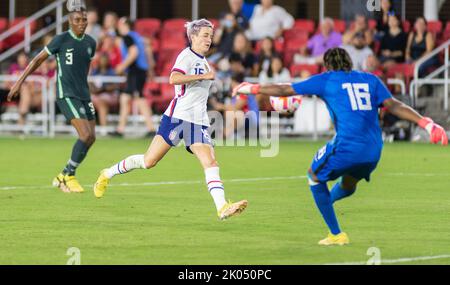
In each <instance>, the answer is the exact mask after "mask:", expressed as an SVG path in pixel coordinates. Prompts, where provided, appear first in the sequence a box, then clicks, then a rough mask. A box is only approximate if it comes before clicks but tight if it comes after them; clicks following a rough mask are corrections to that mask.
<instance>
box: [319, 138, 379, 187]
mask: <svg viewBox="0 0 450 285" xmlns="http://www.w3.org/2000/svg"><path fill="white" fill-rule="evenodd" d="M377 164H378V161H375V162H358V158H357V157H355V158H354V159H351V157H349V154H342V153H340V152H339V151H338V150H336V147H335V145H333V144H332V143H328V144H327V145H325V146H324V147H323V148H321V149H320V150H319V151H318V152H317V153H316V155H315V156H314V159H313V162H312V164H311V170H312V171H313V173H314V174H315V175H316V176H317V178H318V180H319V181H320V182H327V181H331V180H336V179H338V178H339V177H341V176H344V175H349V176H351V177H353V178H356V179H359V180H361V179H365V180H366V181H370V174H371V173H372V172H373V171H374V170H375V168H376V167H377Z"/></svg>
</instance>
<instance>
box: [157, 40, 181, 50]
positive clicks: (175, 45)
mask: <svg viewBox="0 0 450 285" xmlns="http://www.w3.org/2000/svg"><path fill="white" fill-rule="evenodd" d="M185 47H186V42H185V41H184V40H183V41H180V40H175V39H171V38H169V39H164V40H161V42H160V46H159V48H160V50H178V51H181V50H183V49H184V48H185Z"/></svg>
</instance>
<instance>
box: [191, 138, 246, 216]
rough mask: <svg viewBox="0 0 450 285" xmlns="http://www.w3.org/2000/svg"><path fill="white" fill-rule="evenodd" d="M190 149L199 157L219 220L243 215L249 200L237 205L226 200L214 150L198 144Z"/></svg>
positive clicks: (206, 145) (208, 146)
mask: <svg viewBox="0 0 450 285" xmlns="http://www.w3.org/2000/svg"><path fill="white" fill-rule="evenodd" d="M190 149H191V151H192V153H194V154H195V156H197V158H198V160H199V161H200V164H201V165H202V167H203V169H204V171H205V177H206V184H207V186H208V190H209V193H210V194H211V196H212V198H213V200H214V203H215V205H216V209H217V214H218V216H219V219H221V220H224V219H227V218H229V217H232V216H235V215H238V214H240V213H242V212H243V211H244V210H245V208H246V207H247V204H248V201H247V200H242V201H239V202H236V203H231V202H229V203H227V202H226V200H225V192H224V188H223V182H222V180H221V179H220V174H219V165H218V163H217V161H216V158H215V153H214V148H213V147H212V146H210V145H208V144H202V143H196V144H193V145H191V146H190Z"/></svg>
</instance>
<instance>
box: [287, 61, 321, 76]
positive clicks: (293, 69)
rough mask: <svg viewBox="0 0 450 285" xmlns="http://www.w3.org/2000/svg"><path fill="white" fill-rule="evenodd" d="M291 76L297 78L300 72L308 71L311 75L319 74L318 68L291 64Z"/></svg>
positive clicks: (312, 65) (314, 65)
mask: <svg viewBox="0 0 450 285" xmlns="http://www.w3.org/2000/svg"><path fill="white" fill-rule="evenodd" d="M290 71H291V76H292V77H297V76H299V75H300V73H301V72H302V71H308V72H309V73H310V74H311V75H314V74H317V73H319V66H318V65H317V64H293V65H291V68H290Z"/></svg>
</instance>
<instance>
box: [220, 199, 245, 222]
mask: <svg viewBox="0 0 450 285" xmlns="http://www.w3.org/2000/svg"><path fill="white" fill-rule="evenodd" d="M247 205H248V201H247V200H242V201H239V202H236V203H231V201H230V202H228V203H227V204H225V205H224V206H223V207H222V209H220V211H219V212H218V213H217V215H218V216H219V219H221V220H225V219H228V218H230V217H232V216H237V215H239V214H240V213H242V212H243V211H244V210H245V208H247Z"/></svg>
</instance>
